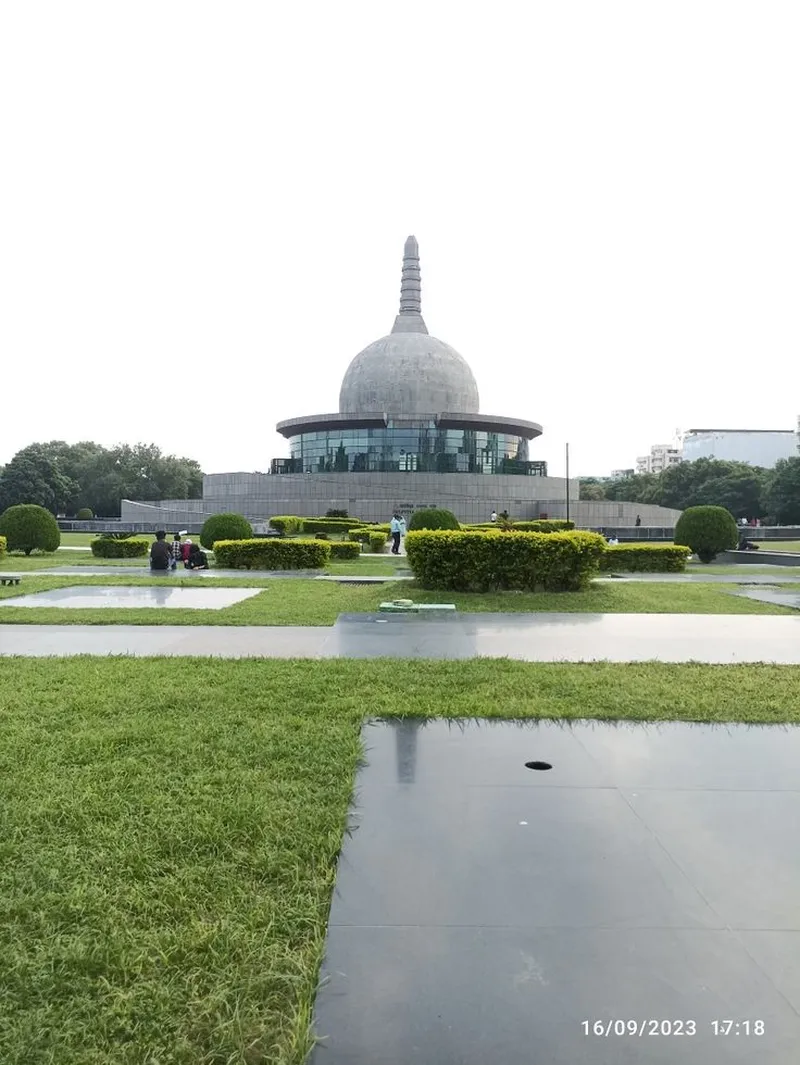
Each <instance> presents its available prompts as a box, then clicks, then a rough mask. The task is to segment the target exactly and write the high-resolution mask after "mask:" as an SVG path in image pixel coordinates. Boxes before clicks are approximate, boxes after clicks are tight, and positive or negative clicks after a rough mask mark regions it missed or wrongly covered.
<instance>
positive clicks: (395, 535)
mask: <svg viewBox="0 0 800 1065" xmlns="http://www.w3.org/2000/svg"><path fill="white" fill-rule="evenodd" d="M405 531H406V523H405V522H404V521H403V518H402V516H401V515H400V514H398V512H397V511H395V512H394V514H393V515H392V520H391V521H390V522H389V532H390V533H391V534H392V554H393V555H399V554H400V538H401V536H402V535H403V533H404V532H405Z"/></svg>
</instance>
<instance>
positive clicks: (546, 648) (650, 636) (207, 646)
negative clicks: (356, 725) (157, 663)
mask: <svg viewBox="0 0 800 1065" xmlns="http://www.w3.org/2000/svg"><path fill="white" fill-rule="evenodd" d="M76 654H89V655H109V654H130V655H136V656H154V655H155V656H159V655H180V656H187V655H188V656H191V655H212V656H218V657H222V658H248V657H252V658H287V657H288V658H291V657H297V658H320V657H322V658H381V657H388V658H419V659H459V658H475V657H489V658H513V659H518V660H520V661H527V662H591V661H609V662H647V661H660V662H708V663H723V664H724V663H734V662H776V663H784V664H793V665H798V664H800V616H798V617H788V616H774V617H773V616H769V615H766V616H764V615H751V614H458V613H456V614H454V615H447V614H445V615H442V614H439V615H437V614H412V615H408V614H343V615H341V616H340V617H339V619H338V620H337V622H336V624H335V625H333V626H332V627H327V626H319V627H301V626H278V625H275V626H244V625H237V626H219V627H216V626H213V625H192V626H182V625H102V626H100V625H25V624H20V625H2V624H0V655H30V656H47V655H76Z"/></svg>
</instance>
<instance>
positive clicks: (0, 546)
mask: <svg viewBox="0 0 800 1065" xmlns="http://www.w3.org/2000/svg"><path fill="white" fill-rule="evenodd" d="M7 546H8V541H7V540H6V538H5V536H0V555H4V554H5V553H6V547H7Z"/></svg>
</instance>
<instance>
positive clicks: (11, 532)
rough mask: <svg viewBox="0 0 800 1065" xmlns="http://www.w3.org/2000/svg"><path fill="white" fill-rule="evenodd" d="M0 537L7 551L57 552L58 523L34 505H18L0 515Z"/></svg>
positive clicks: (46, 512)
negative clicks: (0, 536) (2, 537)
mask: <svg viewBox="0 0 800 1065" xmlns="http://www.w3.org/2000/svg"><path fill="white" fill-rule="evenodd" d="M0 535H2V536H5V538H6V541H7V546H8V550H9V551H24V552H25V554H26V555H29V554H30V553H31V551H57V550H58V547H59V545H60V543H61V533H60V532H59V529H58V523H57V522H56V519H55V518H54V517H53V515H52V514H51V513H50V511H49V510H45V508H44V507H39V506H36V504H35V503H18V504H17V505H16V506H13V507H9V508H8V510H6V511H5V512H4V513H3V514H0Z"/></svg>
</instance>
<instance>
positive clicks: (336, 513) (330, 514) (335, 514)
mask: <svg viewBox="0 0 800 1065" xmlns="http://www.w3.org/2000/svg"><path fill="white" fill-rule="evenodd" d="M325 517H326V518H349V517H350V515H349V514H348V513H347V511H346V510H326V511H325Z"/></svg>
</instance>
